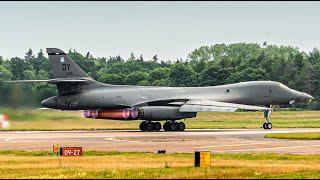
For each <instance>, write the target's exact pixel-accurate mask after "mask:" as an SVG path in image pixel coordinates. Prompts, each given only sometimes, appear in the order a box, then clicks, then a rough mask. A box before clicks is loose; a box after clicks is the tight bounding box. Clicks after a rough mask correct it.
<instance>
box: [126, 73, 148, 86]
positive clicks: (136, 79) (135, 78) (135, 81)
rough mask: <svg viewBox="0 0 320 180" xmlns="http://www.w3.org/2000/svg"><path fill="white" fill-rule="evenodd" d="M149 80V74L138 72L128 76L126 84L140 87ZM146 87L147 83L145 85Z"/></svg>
mask: <svg viewBox="0 0 320 180" xmlns="http://www.w3.org/2000/svg"><path fill="white" fill-rule="evenodd" d="M146 79H148V73H145V72H141V71H136V72H133V73H131V74H128V75H127V76H126V79H125V82H126V84H130V85H139V83H140V82H141V81H144V80H146ZM144 85H146V83H144Z"/></svg>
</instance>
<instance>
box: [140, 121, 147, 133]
mask: <svg viewBox="0 0 320 180" xmlns="http://www.w3.org/2000/svg"><path fill="white" fill-rule="evenodd" d="M140 130H141V131H146V130H147V128H146V122H145V121H143V122H141V123H140Z"/></svg>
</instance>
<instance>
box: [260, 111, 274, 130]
mask: <svg viewBox="0 0 320 180" xmlns="http://www.w3.org/2000/svg"><path fill="white" fill-rule="evenodd" d="M270 113H271V110H264V117H265V118H266V122H265V123H263V125H262V127H263V129H272V123H271V120H270Z"/></svg>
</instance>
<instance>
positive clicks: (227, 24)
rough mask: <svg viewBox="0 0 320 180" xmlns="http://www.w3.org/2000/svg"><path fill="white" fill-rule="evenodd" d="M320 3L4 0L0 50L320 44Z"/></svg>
mask: <svg viewBox="0 0 320 180" xmlns="http://www.w3.org/2000/svg"><path fill="white" fill-rule="evenodd" d="M319 9H320V2H0V56H3V57H5V58H11V57H15V56H18V57H23V56H24V53H25V52H26V50H27V49H28V48H32V49H33V50H34V51H37V52H38V50H39V49H40V48H42V49H45V48H46V47H57V48H60V49H62V50H64V51H68V49H70V48H74V49H76V50H78V51H79V52H81V53H83V54H85V53H86V52H87V51H90V52H91V53H92V54H93V55H94V56H95V57H102V56H104V57H109V56H116V55H121V56H122V57H124V58H127V57H128V56H129V55H130V52H133V53H134V54H135V55H136V56H139V55H140V54H143V56H144V57H145V59H146V58H151V57H152V56H153V55H155V54H157V55H158V57H159V58H160V59H163V60H167V59H173V60H175V59H177V58H183V59H185V58H186V57H187V55H188V53H189V52H191V51H192V50H193V49H195V48H198V47H200V46H202V45H212V44H216V43H227V44H230V43H237V42H248V43H249V42H257V43H260V44H262V43H263V42H264V41H267V42H268V44H277V45H292V46H296V47H299V48H300V49H301V50H304V51H310V50H312V49H313V48H314V47H318V48H319V42H320V21H319V19H320V10H319Z"/></svg>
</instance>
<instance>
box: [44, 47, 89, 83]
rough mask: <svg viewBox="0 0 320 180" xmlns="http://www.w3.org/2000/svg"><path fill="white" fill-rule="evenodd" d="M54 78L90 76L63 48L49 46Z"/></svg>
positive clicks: (48, 51) (48, 50)
mask: <svg viewBox="0 0 320 180" xmlns="http://www.w3.org/2000/svg"><path fill="white" fill-rule="evenodd" d="M47 53H48V55H49V60H50V61H51V64H52V73H53V76H54V78H74V77H88V75H87V74H86V73H85V72H84V71H83V70H82V69H81V68H80V67H79V66H78V65H77V64H76V63H75V62H74V61H73V60H72V59H71V58H70V57H69V56H68V55H67V54H66V53H64V52H63V51H62V50H60V49H58V48H47Z"/></svg>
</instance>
